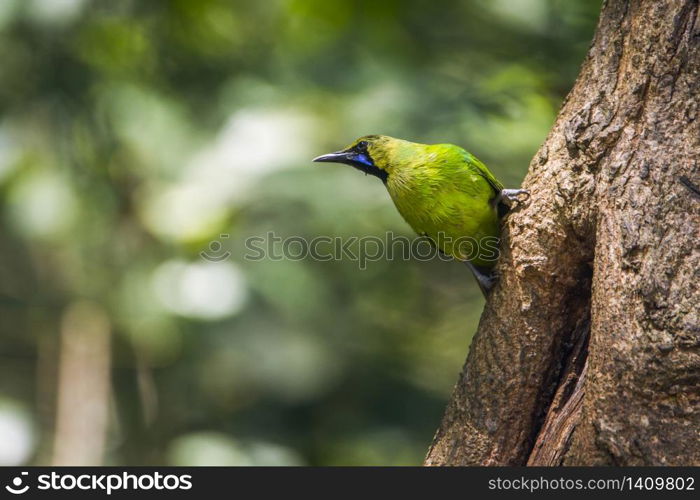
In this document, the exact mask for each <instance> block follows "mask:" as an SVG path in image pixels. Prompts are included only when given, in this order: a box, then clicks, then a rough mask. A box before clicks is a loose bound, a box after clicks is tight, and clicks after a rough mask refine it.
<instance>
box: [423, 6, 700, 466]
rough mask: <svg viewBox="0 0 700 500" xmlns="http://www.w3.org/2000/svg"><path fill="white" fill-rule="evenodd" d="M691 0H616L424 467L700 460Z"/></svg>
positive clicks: (514, 220) (510, 236)
mask: <svg viewBox="0 0 700 500" xmlns="http://www.w3.org/2000/svg"><path fill="white" fill-rule="evenodd" d="M698 100H700V14H699V9H698V0H608V1H607V2H605V3H604V5H603V9H602V13H601V18H600V21H599V24H598V28H597V31H596V34H595V37H594V39H593V43H592V46H591V49H590V51H589V53H588V56H587V58H586V61H585V62H584V64H583V67H582V69H581V73H580V75H579V77H578V79H577V81H576V84H575V85H574V88H573V90H572V91H571V93H570V94H569V96H568V97H567V99H566V101H565V103H564V106H563V107H562V109H561V112H560V113H559V116H558V118H557V120H556V123H555V125H554V127H553V129H552V131H551V132H550V134H549V136H548V137H547V140H546V141H545V143H544V145H543V146H542V147H541V149H540V151H539V152H538V153H537V155H536V156H535V158H534V160H533V161H532V163H531V164H530V170H529V172H528V175H527V177H526V179H525V182H524V185H525V187H526V188H528V189H530V190H531V193H532V196H531V198H530V201H529V203H527V204H525V205H524V206H522V208H520V209H519V210H516V211H514V212H512V213H511V214H510V215H509V216H508V217H507V219H506V222H505V224H504V239H503V242H502V254H501V258H500V263H499V267H498V270H499V273H500V276H501V277H500V283H499V285H498V286H497V287H496V289H495V290H494V291H493V292H492V293H491V295H490V297H489V299H488V302H487V304H486V307H485V310H484V312H483V315H482V317H481V322H480V324H479V329H478V332H477V334H476V335H475V337H474V341H473V342H472V346H471V348H470V353H469V356H468V358H467V361H466V364H465V366H464V368H463V370H462V373H461V375H460V378H459V381H458V382H457V385H456V387H455V390H454V393H453V395H452V398H451V401H450V403H449V404H448V407H447V410H446V413H445V416H444V418H443V421H442V423H441V425H440V428H439V429H438V431H437V433H436V435H435V439H434V441H433V444H432V446H431V448H430V450H429V452H428V456H427V458H426V464H427V465H470V464H471V465H523V464H529V465H562V464H564V465H606V464H607V465H700V318H699V316H700V310H699V309H700V306H699V304H700V287H698V282H699V281H700V250H699V248H698V237H699V236H700V190H698V184H700V171H699V169H698V163H699V161H700V159H699V158H698V155H699V154H700V119H698V116H697V115H698Z"/></svg>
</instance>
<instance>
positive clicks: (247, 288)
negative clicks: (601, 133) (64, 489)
mask: <svg viewBox="0 0 700 500" xmlns="http://www.w3.org/2000/svg"><path fill="white" fill-rule="evenodd" d="M600 3H601V2H600V1H599V0H591V1H577V2H572V1H567V0H462V1H444V2H424V1H419V0H410V1H399V0H389V1H371V0H343V1H328V0H270V1H264V2H261V1H257V0H234V1H223V0H204V1H201V0H200V1H195V0H173V1H148V2H143V1H136V0H133V1H128V0H119V1H117V0H110V1H107V0H105V1H87V0H14V1H13V0H2V1H1V2H0V59H1V61H2V64H1V65H0V193H1V194H0V224H1V225H2V227H1V232H0V256H1V258H0V308H1V311H0V443H2V445H1V446H0V464H2V465H12V464H25V463H28V464H86V465H89V464H116V465H139V464H173V465H199V464H212V465H234V464H266V465H287V464H290V465H291V464H308V465H341V464H342V465H346V464H347V465H349V464H362V465H370V464H387V465H388V464H418V463H420V462H421V460H422V458H423V456H424V454H425V452H426V450H427V447H428V445H429V444H430V441H431V438H432V436H433V433H434V431H435V429H436V428H437V425H438V423H439V420H440V418H441V416H442V412H443V409H444V407H445V404H446V401H447V398H448V396H449V393H450V391H451V389H452V386H453V384H454V382H455V381H456V379H457V375H458V373H459V370H460V368H461V365H462V362H463V360H464V357H465V354H466V352H467V349H468V345H469V342H470V337H471V335H472V334H473V332H474V330H475V328H476V324H477V321H478V318H479V315H480V312H481V309H482V307H483V299H482V298H481V297H480V294H479V292H478V290H477V288H476V286H475V284H474V281H473V279H472V278H471V276H470V275H469V273H468V272H467V271H466V270H465V269H463V266H460V265H459V264H457V263H446V262H441V261H439V260H434V261H430V262H416V261H405V260H401V259H396V260H394V261H386V260H380V261H377V262H370V263H369V264H368V266H367V269H365V270H360V269H359V268H358V263H357V262H353V261H351V260H348V259H340V260H333V261H327V262H319V261H314V260H311V259H304V260H300V261H291V260H279V261H275V260H270V259H265V260H262V261H256V262H251V261H247V260H245V259H243V254H244V244H243V242H244V240H245V239H246V238H248V237H250V236H259V235H263V236H264V235H265V234H266V233H267V232H268V231H274V232H275V233H276V234H277V235H280V236H282V237H285V236H292V235H299V236H302V237H305V238H313V237H314V236H319V235H328V236H344V237H351V236H366V235H376V236H380V237H383V235H384V234H385V232H386V231H387V230H391V231H394V232H395V233H397V234H399V235H406V236H412V235H411V231H410V229H409V228H408V226H407V225H406V224H405V223H404V222H403V221H402V220H401V218H400V217H399V216H398V214H397V213H396V211H395V209H394V208H393V206H392V204H391V202H390V200H389V197H388V196H387V194H386V192H385V190H384V188H383V186H382V185H381V183H380V182H379V181H378V180H377V179H374V178H370V177H365V176H362V175H360V174H359V173H358V172H357V171H355V170H353V169H351V168H347V167H345V168H344V167H342V166H338V165H335V166H333V165H318V164H312V163H311V162H310V161H309V160H310V158H312V157H314V156H316V155H318V154H321V153H325V152H328V151H332V150H336V149H338V148H339V147H341V146H344V145H345V144H347V143H349V142H351V141H352V140H353V139H355V138H356V137H357V136H360V135H365V134H369V133H383V134H389V135H393V136H397V137H402V138H406V139H410V140H414V141H418V142H452V143H456V144H460V145H462V146H464V147H466V148H467V149H468V150H470V151H471V152H473V153H474V154H475V155H477V156H478V157H480V158H481V159H482V160H483V161H485V162H486V164H487V165H489V166H490V167H491V169H492V171H494V173H495V174H496V175H497V176H498V177H500V178H501V180H503V181H504V183H505V184H506V185H507V186H510V187H516V186H518V185H519V184H520V182H521V180H522V177H523V176H524V174H525V172H526V170H527V166H528V163H529V161H530V158H531V157H532V155H533V154H534V153H535V151H536V150H537V147H538V146H539V144H540V143H541V142H542V141H543V140H544V138H545V135H546V134H547V131H548V130H549V127H550V126H551V124H552V122H553V119H554V117H555V114H556V111H557V109H558V107H559V105H560V103H561V101H562V99H563V98H564V96H565V94H566V92H567V91H568V89H569V88H570V87H571V85H572V83H573V80H574V78H575V77H576V74H577V72H578V68H579V66H580V64H581V61H582V60H583V57H584V55H585V52H586V49H587V47H588V43H589V40H590V39H591V36H592V34H593V30H594V25H595V22H596V18H597V14H598V11H599V8H600ZM222 235H223V236H222ZM227 235H228V237H227ZM217 245H219V246H217ZM214 250H216V251H220V253H221V254H224V252H231V256H230V257H229V258H226V259H224V260H222V261H221V262H210V261H207V260H205V259H202V258H201V256H200V252H202V251H206V252H209V253H214Z"/></svg>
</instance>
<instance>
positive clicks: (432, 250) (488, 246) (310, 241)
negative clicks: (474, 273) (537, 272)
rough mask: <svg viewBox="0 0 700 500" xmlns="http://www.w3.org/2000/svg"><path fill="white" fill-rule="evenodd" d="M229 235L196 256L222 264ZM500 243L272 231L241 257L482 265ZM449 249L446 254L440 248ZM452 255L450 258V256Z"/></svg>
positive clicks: (251, 241)
mask: <svg viewBox="0 0 700 500" xmlns="http://www.w3.org/2000/svg"><path fill="white" fill-rule="evenodd" d="M230 238H231V237H230V235H229V234H221V235H219V238H218V239H216V240H213V241H211V242H210V243H209V246H208V248H207V249H206V250H203V251H201V252H200V253H199V255H200V256H201V257H202V259H204V260H207V261H209V262H221V261H223V260H226V259H228V258H230V257H231V256H232V255H233V252H232V251H231V250H229V249H227V248H226V246H225V245H224V242H225V241H230ZM499 244H500V240H499V238H497V237H495V236H486V237H483V238H479V239H477V238H471V237H468V236H463V237H459V238H452V237H450V236H448V235H446V234H445V233H442V232H441V233H438V234H437V236H436V238H428V237H426V236H419V237H416V238H409V237H407V236H404V235H396V234H394V233H393V232H391V231H389V232H387V233H386V234H385V235H384V237H379V236H362V237H360V236H347V237H341V236H315V237H313V238H305V237H303V236H286V237H282V236H279V235H278V234H276V233H275V232H273V231H269V232H267V233H266V234H265V235H264V236H262V235H261V236H250V237H248V238H246V239H245V241H244V247H245V253H244V255H243V258H244V259H245V260H248V261H253V262H255V261H261V260H273V261H276V260H291V261H300V260H309V259H310V260H315V261H319V262H327V261H333V260H347V261H351V262H357V264H358V267H359V268H360V269H362V270H364V269H366V268H367V264H368V263H369V262H377V261H380V260H388V261H392V260H399V259H400V260H418V261H428V260H432V259H436V258H437V259H440V260H445V261H449V260H454V257H453V256H452V255H459V256H460V260H474V259H478V260H480V261H482V262H495V261H496V260H498V257H499V255H500V250H499ZM440 248H442V249H446V250H448V252H447V253H443V252H441V251H440V250H439V249H440ZM449 254H452V255H449Z"/></svg>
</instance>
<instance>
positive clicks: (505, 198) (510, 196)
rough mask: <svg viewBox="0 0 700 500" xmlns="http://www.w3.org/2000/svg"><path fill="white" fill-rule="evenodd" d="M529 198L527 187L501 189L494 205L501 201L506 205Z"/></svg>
mask: <svg viewBox="0 0 700 500" xmlns="http://www.w3.org/2000/svg"><path fill="white" fill-rule="evenodd" d="M529 199H530V191H528V190H527V189H502V190H501V192H500V193H499V194H498V196H497V197H496V205H498V204H499V203H503V204H505V205H506V206H508V207H512V206H513V205H515V204H519V203H524V202H526V201H527V200H529Z"/></svg>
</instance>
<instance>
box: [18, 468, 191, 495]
mask: <svg viewBox="0 0 700 500" xmlns="http://www.w3.org/2000/svg"><path fill="white" fill-rule="evenodd" d="M35 479H36V481H35V482H33V483H32V481H31V480H30V478H29V473H28V472H24V471H22V472H20V474H19V475H18V476H15V477H14V478H13V479H12V481H10V484H7V485H5V490H7V491H8V492H9V493H12V494H13V495H23V494H24V493H27V492H28V491H30V490H40V491H71V490H72V491H75V490H80V491H93V492H100V493H107V495H111V494H112V492H115V491H149V490H160V491H164V492H165V491H174V490H190V489H192V476H191V475H190V474H161V473H160V472H149V473H139V474H131V473H129V472H120V473H113V474H78V473H68V472H66V473H63V472H62V473H58V472H51V473H50V474H39V475H37V476H36V477H35Z"/></svg>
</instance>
